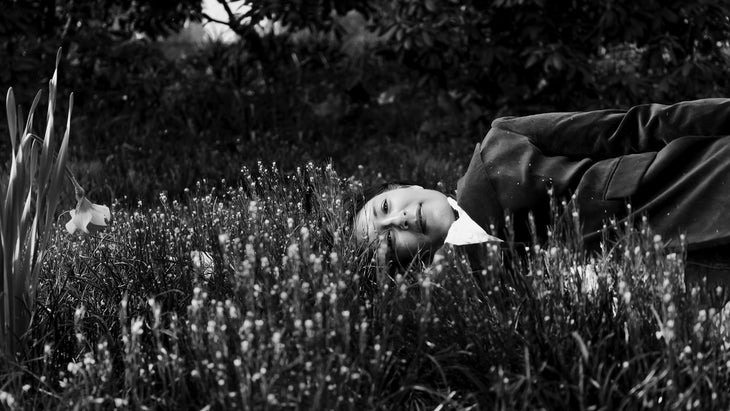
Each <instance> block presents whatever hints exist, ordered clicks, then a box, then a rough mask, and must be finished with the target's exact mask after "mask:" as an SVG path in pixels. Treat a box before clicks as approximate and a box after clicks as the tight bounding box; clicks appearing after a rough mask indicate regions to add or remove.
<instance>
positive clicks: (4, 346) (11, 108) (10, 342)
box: [0, 50, 73, 360]
mask: <svg viewBox="0 0 730 411" xmlns="http://www.w3.org/2000/svg"><path fill="white" fill-rule="evenodd" d="M60 58H61V50H59V51H58V54H57V56H56V66H55V70H54V72H53V77H52V78H51V80H50V81H49V84H48V111H47V114H46V128H45V134H44V137H43V139H42V140H40V141H39V139H37V138H36V137H35V136H34V135H33V134H32V133H31V127H32V124H33V117H34V114H35V110H36V108H37V106H38V102H39V101H40V97H41V92H40V91H39V92H38V94H36V97H35V99H34V100H33V104H32V105H31V108H30V111H29V113H28V119H27V121H26V122H25V124H23V119H22V113H19V112H18V110H17V109H16V104H15V96H14V93H13V89H12V88H11V89H9V90H8V94H7V98H6V111H7V119H8V130H9V131H10V141H11V146H12V156H11V161H10V175H9V177H8V180H7V184H6V185H5V186H4V187H3V186H0V201H1V203H0V251H1V252H0V266H1V267H2V288H1V289H0V356H1V357H2V358H4V359H6V360H12V359H13V358H16V356H17V355H18V354H19V353H20V351H21V349H22V345H21V344H22V341H23V337H24V335H25V334H26V332H27V331H28V328H29V326H30V322H31V318H32V312H33V307H34V303H35V297H36V291H37V288H38V274H39V269H40V265H41V261H42V260H43V256H44V253H45V250H46V248H47V245H48V241H49V237H50V232H51V227H52V226H53V224H54V223H55V211H56V207H57V205H58V201H59V197H60V194H61V187H62V183H63V177H64V171H65V169H66V158H67V151H68V139H69V131H70V126H71V111H72V107H73V94H71V96H70V97H69V109H68V117H67V119H66V131H65V133H64V136H63V140H62V141H61V145H60V148H59V150H58V154H54V153H53V152H52V147H53V146H54V144H53V140H54V111H55V108H56V86H57V82H58V64H59V61H60Z"/></svg>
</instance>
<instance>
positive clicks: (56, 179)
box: [41, 93, 74, 247]
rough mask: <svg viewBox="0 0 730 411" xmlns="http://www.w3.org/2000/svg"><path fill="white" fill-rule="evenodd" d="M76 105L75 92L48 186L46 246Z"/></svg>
mask: <svg viewBox="0 0 730 411" xmlns="http://www.w3.org/2000/svg"><path fill="white" fill-rule="evenodd" d="M73 106H74V94H73V93H71V95H70V96H69V98H68V116H67V117H66V131H65V132H64V133H63V140H62V141H61V147H60V148H59V149H58V157H57V159H56V168H55V170H54V172H53V175H52V176H51V183H50V186H49V187H48V196H47V198H48V204H47V205H46V216H45V217H46V218H45V221H44V223H45V232H44V233H43V235H42V236H41V238H42V240H41V245H42V247H43V246H45V243H46V238H47V237H48V233H49V232H50V227H51V225H52V224H53V221H54V219H53V215H54V213H55V212H56V206H57V205H58V200H59V198H60V194H61V187H62V185H63V184H62V183H63V178H64V172H65V171H66V159H67V157H68V140H69V136H70V135H71V114H72V113H73Z"/></svg>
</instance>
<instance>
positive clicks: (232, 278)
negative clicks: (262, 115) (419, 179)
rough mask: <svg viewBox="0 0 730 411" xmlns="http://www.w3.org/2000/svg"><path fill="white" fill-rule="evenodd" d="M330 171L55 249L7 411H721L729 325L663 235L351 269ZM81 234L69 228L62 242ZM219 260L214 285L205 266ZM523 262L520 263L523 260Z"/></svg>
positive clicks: (211, 198)
mask: <svg viewBox="0 0 730 411" xmlns="http://www.w3.org/2000/svg"><path fill="white" fill-rule="evenodd" d="M358 183H360V182H359V181H358V180H357V179H343V178H340V177H339V176H338V175H337V174H336V172H335V170H333V169H332V167H331V166H326V165H324V166H316V165H312V164H306V165H303V166H302V167H301V168H299V169H298V170H296V171H295V172H293V173H284V172H282V171H280V170H278V169H277V167H276V166H275V165H263V164H262V165H259V167H257V168H256V169H253V170H248V169H244V170H242V171H241V175H240V181H239V182H237V183H236V184H234V185H232V186H231V187H229V188H227V189H224V190H220V189H214V188H209V187H212V186H218V185H220V184H217V182H216V184H211V183H205V182H201V183H200V184H199V185H198V187H196V188H195V189H194V190H192V191H191V192H189V193H188V198H187V199H186V200H184V201H171V200H169V199H167V198H165V196H164V195H163V196H162V197H161V198H160V200H159V203H158V204H156V205H155V206H153V207H151V208H149V207H147V208H144V207H138V208H125V209H120V208H118V207H117V208H116V209H115V210H114V218H115V221H114V224H113V225H112V226H111V227H110V229H109V230H108V231H105V232H101V233H99V234H98V235H95V236H86V237H69V235H68V234H67V233H65V232H63V231H61V230H57V231H55V232H53V233H52V237H51V240H50V247H49V248H48V250H47V253H46V257H45V259H44V260H43V265H42V269H41V279H40V287H39V291H38V297H37V309H36V311H35V313H34V316H33V319H32V325H31V333H30V335H31V338H30V340H29V341H28V343H29V348H28V349H29V353H30V355H28V356H27V357H26V359H25V360H24V361H21V362H19V363H17V364H6V366H5V368H4V371H3V372H4V378H3V379H2V381H4V382H3V384H2V386H0V389H1V390H2V391H1V392H0V401H1V402H2V403H3V405H4V407H6V408H9V409H66V408H80V409H111V408H128V409H144V408H150V409H151V408H155V409H157V408H161V409H248V408H253V409H406V408H407V409H434V408H438V409H481V408H498V409H539V408H545V409H585V410H597V409H637V408H652V409H653V408H656V409H723V408H727V407H728V406H730V394H728V392H730V391H729V390H728V388H729V381H728V378H729V377H730V353H729V352H728V351H727V350H726V346H727V344H728V339H727V333H726V332H725V328H724V324H725V323H726V320H727V313H724V312H722V311H720V310H716V309H715V308H712V306H708V305H703V304H702V303H701V301H703V298H705V297H707V296H708V295H713V294H714V293H715V290H714V289H710V290H703V289H699V288H697V289H692V290H684V289H683V279H682V264H683V263H682V257H681V255H679V256H677V255H669V256H667V252H666V251H665V250H663V248H662V246H661V241H660V239H658V238H655V237H654V236H653V235H652V234H651V232H650V230H649V228H648V227H645V226H642V224H639V225H638V226H639V227H638V228H637V229H633V228H630V227H620V231H621V233H620V235H619V236H618V239H617V240H616V241H615V243H611V246H610V247H608V246H606V247H605V248H604V250H603V252H602V254H601V255H586V253H585V252H583V251H581V248H580V246H577V245H576V244H572V241H569V240H567V239H566V238H569V236H567V235H565V234H561V233H556V234H554V236H553V237H552V238H551V239H550V240H549V242H548V243H547V244H545V245H543V246H542V247H535V248H532V249H530V250H515V252H520V253H523V254H524V253H526V254H527V255H528V258H527V260H526V261H524V262H522V263H519V264H518V263H517V262H519V261H520V260H518V259H513V260H511V261H513V262H514V263H513V264H507V263H505V261H507V260H505V259H504V256H503V255H502V254H503V253H501V252H495V250H489V249H486V250H484V253H483V257H484V260H485V261H484V263H485V264H484V266H485V267H486V269H485V270H483V271H481V272H477V273H474V274H472V273H469V272H468V268H467V267H468V264H467V263H466V261H465V260H464V256H462V255H461V254H460V253H459V252H458V251H455V252H453V253H449V254H448V255H447V257H446V259H445V260H444V261H441V262H440V263H438V264H436V265H434V266H432V267H430V268H428V269H421V268H419V269H412V270H409V271H408V272H406V273H403V274H394V273H390V272H388V271H387V270H385V269H383V268H378V267H369V265H368V264H364V263H363V262H362V261H358V260H357V259H356V258H354V254H355V253H354V249H353V246H352V245H351V243H350V242H349V241H348V238H349V232H348V229H347V227H348V225H347V224H346V219H347V217H346V210H345V206H344V205H343V204H344V203H343V195H344V194H345V193H346V192H347V191H348V190H350V189H351V188H352V187H353V186H356V185H357V184H358ZM61 225H62V224H58V226H59V227H60V226H61ZM195 251H198V252H205V253H207V254H208V255H210V256H211V258H212V267H210V266H208V267H206V266H205V265H196V264H194V262H193V258H192V256H191V252H195ZM508 254H509V252H508Z"/></svg>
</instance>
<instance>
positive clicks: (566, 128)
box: [457, 99, 730, 250]
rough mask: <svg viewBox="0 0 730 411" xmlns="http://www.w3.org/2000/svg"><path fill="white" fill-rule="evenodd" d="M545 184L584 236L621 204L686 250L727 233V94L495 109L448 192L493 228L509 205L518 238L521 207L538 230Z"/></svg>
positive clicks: (523, 232)
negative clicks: (570, 109)
mask: <svg viewBox="0 0 730 411" xmlns="http://www.w3.org/2000/svg"><path fill="white" fill-rule="evenodd" d="M548 188H552V190H553V193H554V195H555V196H556V198H567V199H568V200H570V198H571V196H572V195H574V197H573V199H572V204H574V205H576V206H577V207H578V210H579V213H580V221H581V224H582V234H583V236H584V239H585V240H586V242H587V243H589V244H590V243H593V244H596V243H597V242H598V240H600V234H601V228H602V226H603V223H604V221H606V220H607V219H609V218H612V217H616V218H618V219H622V218H626V217H627V216H629V211H630V213H631V214H632V216H639V215H645V216H647V217H648V221H649V224H650V226H651V227H652V229H653V230H654V232H656V233H659V234H661V235H662V237H663V238H664V239H665V240H668V241H670V242H673V243H674V244H676V243H677V242H678V239H677V238H678V236H679V234H685V235H686V240H687V243H688V249H690V250H692V249H703V248H706V247H712V246H715V245H720V244H725V243H728V242H730V99H706V100H697V101H689V102H683V103H678V104H674V105H670V106H666V105H660V104H651V105H641V106H637V107H633V108H631V109H630V110H628V111H621V110H600V111H591V112H580V113H548V114H538V115H533V116H526V117H507V118H500V119H497V120H495V121H494V122H493V123H492V128H491V130H490V131H489V133H487V136H486V137H485V138H484V140H483V141H482V143H481V144H477V146H476V149H475V150H474V155H473V157H472V159H471V162H470V164H469V168H468V170H467V172H466V173H465V175H464V176H463V177H462V178H461V179H460V180H459V183H458V186H457V201H458V203H459V205H460V206H461V207H462V208H463V209H464V210H465V211H466V212H467V213H468V214H469V215H470V216H471V217H472V218H473V219H474V220H475V221H476V222H477V223H478V224H480V225H481V226H482V227H484V228H485V229H487V231H489V232H492V233H494V234H495V235H498V236H500V237H502V238H506V237H507V233H506V232H505V224H504V216H505V214H506V213H509V214H512V215H513V219H514V229H515V238H514V239H515V240H516V241H525V242H528V241H529V240H530V237H529V235H528V224H527V215H528V212H530V211H532V212H533V214H534V216H535V221H536V226H537V228H538V232H537V234H538V237H539V238H540V239H544V236H545V230H546V226H547V225H548V224H549V223H550V221H551V220H550V201H549V196H548V191H547V190H548ZM627 202H630V203H631V206H632V208H631V209H630V210H629V209H628V208H627V207H626V203H627ZM637 218H638V217H637ZM490 224H491V225H493V229H490ZM670 245H671V244H670Z"/></svg>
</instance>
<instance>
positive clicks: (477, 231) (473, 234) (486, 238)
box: [444, 197, 502, 245]
mask: <svg viewBox="0 0 730 411" xmlns="http://www.w3.org/2000/svg"><path fill="white" fill-rule="evenodd" d="M446 200H447V201H448V202H449V205H451V208H453V209H454V210H456V212H457V213H459V218H457V219H456V221H454V223H453V224H452V225H451V227H450V228H449V232H448V233H447V234H446V240H444V243H447V244H453V245H466V244H479V243H486V242H502V240H500V239H499V238H497V237H495V236H492V235H489V234H487V232H486V231H484V229H483V228H482V227H481V226H479V224H477V223H476V222H475V221H474V220H472V219H471V217H469V214H467V213H466V211H464V210H462V209H461V207H459V205H458V204H457V203H456V200H454V199H453V198H451V197H447V198H446Z"/></svg>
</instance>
